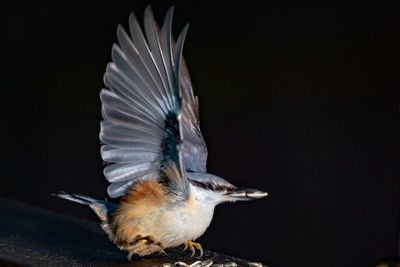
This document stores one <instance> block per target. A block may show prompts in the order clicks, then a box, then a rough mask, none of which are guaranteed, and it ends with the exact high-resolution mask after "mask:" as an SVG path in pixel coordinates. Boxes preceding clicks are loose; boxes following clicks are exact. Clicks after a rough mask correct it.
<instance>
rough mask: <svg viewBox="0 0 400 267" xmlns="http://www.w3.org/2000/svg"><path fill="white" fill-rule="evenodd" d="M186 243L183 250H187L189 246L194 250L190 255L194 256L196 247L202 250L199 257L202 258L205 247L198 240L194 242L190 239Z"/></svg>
mask: <svg viewBox="0 0 400 267" xmlns="http://www.w3.org/2000/svg"><path fill="white" fill-rule="evenodd" d="M184 245H185V247H184V248H183V251H185V250H186V249H187V248H188V247H189V249H190V251H192V254H191V255H190V257H193V256H194V254H195V253H196V250H195V248H197V249H198V250H200V256H199V258H201V257H202V256H203V248H202V247H201V245H200V243H196V242H193V241H192V240H189V241H187V242H185V243H184Z"/></svg>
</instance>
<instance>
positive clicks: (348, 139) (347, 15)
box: [0, 1, 400, 266]
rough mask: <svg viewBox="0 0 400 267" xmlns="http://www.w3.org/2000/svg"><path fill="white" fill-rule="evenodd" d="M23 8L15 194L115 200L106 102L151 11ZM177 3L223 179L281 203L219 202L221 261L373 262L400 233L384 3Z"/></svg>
mask: <svg viewBox="0 0 400 267" xmlns="http://www.w3.org/2000/svg"><path fill="white" fill-rule="evenodd" d="M54 2H55V3H52V4H43V5H40V4H38V3H36V2H31V3H25V4H22V3H17V2H14V3H13V5H9V6H7V7H4V8H2V16H1V26H0V30H1V33H0V34H1V42H0V45H1V51H2V53H1V64H0V73H1V76H0V77H1V87H2V88H1V103H2V104H1V115H2V120H1V125H2V127H1V133H0V134H1V135H0V137H1V140H2V143H1V148H2V153H1V163H0V164H1V172H0V179H1V186H0V194H1V196H4V197H8V198H12V199H17V200H21V201H24V202H29V203H33V204H38V205H41V206H44V207H46V208H50V209H53V210H56V211H60V212H65V213H68V214H72V215H76V216H82V217H86V218H91V219H95V217H94V215H93V214H91V211H90V210H89V209H87V208H86V207H82V206H79V205H76V204H73V203H68V202H66V201H61V200H58V199H54V198H52V197H50V193H51V192H54V191H57V190H59V189H64V190H67V191H72V192H80V193H85V194H89V195H92V196H94V197H98V198H102V199H104V198H105V197H106V191H105V190H106V187H107V182H106V180H105V179H104V178H103V176H102V161H101V159H100V155H99V148H100V143H99V140H98V132H99V122H100V120H101V115H100V100H99V90H100V89H101V88H102V87H103V83H102V76H103V73H104V70H105V66H106V64H107V62H108V61H110V51H111V45H112V43H113V42H115V41H116V38H115V32H116V27H117V25H118V23H121V24H122V25H124V26H125V27H126V25H127V20H128V16H129V13H130V12H131V11H132V10H135V13H136V15H137V16H138V18H139V19H141V18H142V14H143V10H144V8H145V7H146V5H147V4H148V2H147V1H126V2H122V1H110V2H108V3H101V2H97V3H93V4H84V2H83V1H81V2H71V1H69V2H68V3H66V4H60V3H56V1H54ZM151 4H152V6H153V10H154V13H155V17H156V19H157V20H158V21H159V22H162V19H163V16H164V14H165V12H166V10H167V9H168V7H169V6H170V5H172V4H175V7H176V9H175V16H174V33H175V36H176V35H177V34H178V31H179V30H180V29H181V28H182V27H183V26H184V25H185V23H187V22H189V23H190V25H191V26H190V28H189V33H188V37H187V39H186V45H185V49H184V55H185V58H186V61H187V63H188V65H189V69H190V72H191V76H192V81H193V85H194V89H195V93H196V94H197V95H198V96H199V99H200V113H201V124H202V131H203V134H204V136H205V139H206V142H207V144H208V148H209V160H208V169H209V171H210V172H211V173H216V174H218V175H220V176H222V177H224V178H226V179H227V180H228V181H230V182H232V183H233V184H236V185H241V186H247V187H257V188H259V189H263V190H266V191H268V192H269V193H270V196H269V197H268V198H265V199H262V200H258V201H254V202H246V203H237V204H225V205H222V206H218V207H217V208H216V212H215V215H214V220H213V222H212V224H211V226H210V228H209V229H208V230H207V231H206V233H205V234H204V235H203V236H202V237H201V238H200V239H199V240H200V242H201V243H202V245H203V247H204V248H206V249H211V250H216V251H219V252H223V253H227V254H232V255H235V256H239V257H244V258H248V259H251V260H254V261H262V262H264V263H266V264H270V265H271V266H371V265H372V264H373V263H375V262H377V261H379V260H382V259H384V258H388V257H392V256H395V255H396V253H397V247H398V241H399V229H400V223H399V221H400V219H399V215H400V205H399V204H400V203H399V202H400V201H399V199H400V197H399V191H400V190H399V189H400V180H399V174H400V164H399V160H400V141H399V140H400V120H399V105H400V90H399V85H400V84H399V62H400V56H399V55H400V53H399V47H400V37H399V36H400V25H399V23H398V21H397V20H396V19H397V17H398V10H399V9H398V7H396V6H395V5H393V4H388V3H380V4H378V2H375V3H374V4H371V5H369V4H367V3H362V4H356V3H340V2H329V3H328V2H325V3H320V2H318V3H301V2H286V1H279V2H275V1H268V2H267V3H264V4H263V5H260V4H256V3H252V2H249V1H246V2H243V3H237V4H234V3H233V2H232V3H230V4H226V3H225V4H222V3H206V2H202V1H199V2H195V1H193V2H190V1H175V2H171V1H158V2H156V1H152V2H151Z"/></svg>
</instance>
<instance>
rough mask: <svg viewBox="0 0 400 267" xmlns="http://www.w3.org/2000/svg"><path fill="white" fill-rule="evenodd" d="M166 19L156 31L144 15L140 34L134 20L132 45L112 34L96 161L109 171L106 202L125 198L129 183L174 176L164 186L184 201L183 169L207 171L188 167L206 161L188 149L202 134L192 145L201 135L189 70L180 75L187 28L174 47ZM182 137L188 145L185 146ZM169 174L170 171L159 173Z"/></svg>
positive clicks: (147, 14)
mask: <svg viewBox="0 0 400 267" xmlns="http://www.w3.org/2000/svg"><path fill="white" fill-rule="evenodd" d="M172 14H173V8H171V9H170V10H169V11H168V12H167V15H166V17H165V20H164V26H163V28H162V29H161V31H160V30H159V29H158V26H157V24H156V23H155V20H154V17H153V14H152V12H151V9H150V7H148V8H146V10H145V14H144V31H145V34H143V32H142V30H141V28H140V26H139V23H138V22H137V19H136V18H135V16H134V14H133V13H132V14H131V16H130V18H129V27H130V37H129V36H128V34H127V33H126V32H125V31H124V29H123V28H122V27H121V26H119V27H118V30H117V37H118V42H119V45H114V46H113V48H112V60H113V61H112V62H110V63H109V64H108V66H107V69H106V73H105V75H104V83H105V85H106V87H107V88H108V89H103V90H102V91H101V93H100V98H101V101H102V114H103V118H104V120H103V121H102V122H101V131H100V140H101V142H102V143H103V145H102V147H101V156H102V158H103V160H104V161H105V162H107V163H110V164H109V165H108V166H107V167H105V168H104V175H105V177H106V179H107V180H108V181H109V182H111V184H110V186H109V187H108V194H109V195H110V196H111V197H119V196H122V195H124V194H125V193H126V192H127V191H128V190H129V188H130V187H131V185H132V184H134V183H135V182H138V181H140V180H144V179H148V178H161V177H162V175H163V174H164V175H165V174H167V175H168V174H171V173H174V174H175V175H170V177H168V178H169V179H170V181H169V182H170V185H171V186H172V187H173V188H174V189H175V190H176V191H179V192H180V193H182V194H185V192H186V189H187V181H186V178H185V177H186V176H185V170H186V168H185V166H184V165H185V164H186V163H188V166H189V167H188V168H187V169H188V170H189V171H191V170H196V169H197V170H198V169H199V168H198V167H196V166H203V167H202V168H205V164H204V165H202V164H199V163H193V162H197V161H201V160H203V161H204V163H205V159H203V158H204V155H203V154H202V156H199V154H198V151H197V150H195V149H189V148H191V146H192V145H195V144H197V143H201V144H202V145H203V146H204V147H205V144H204V140H203V138H202V137H201V133H200V137H201V140H202V141H197V139H196V136H199V135H198V133H199V132H200V130H199V128H198V127H199V126H198V112H197V110H198V105H197V101H196V99H195V98H194V97H193V92H192V91H191V90H192V89H191V83H190V77H189V74H188V71H187V68H186V67H185V66H182V67H180V66H181V65H184V62H183V63H182V58H181V57H182V56H181V55H182V48H183V42H184V39H185V36H186V32H187V27H188V26H186V27H185V28H184V29H183V30H182V32H181V34H180V36H179V38H178V40H177V42H176V44H175V43H174V42H173V40H172V36H171V24H172ZM188 90H190V92H189V91H188ZM196 131H197V132H196ZM186 135H187V138H188V139H187V141H186V140H185V141H183V140H184V139H183V136H185V137H186ZM187 148H188V149H187ZM186 150H187V151H186ZM196 157H197V158H199V159H200V160H196ZM205 157H206V156H205ZM171 169H173V170H176V171H174V172H171V171H165V170H171ZM163 170H164V172H163Z"/></svg>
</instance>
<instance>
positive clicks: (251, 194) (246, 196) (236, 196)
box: [226, 188, 268, 201]
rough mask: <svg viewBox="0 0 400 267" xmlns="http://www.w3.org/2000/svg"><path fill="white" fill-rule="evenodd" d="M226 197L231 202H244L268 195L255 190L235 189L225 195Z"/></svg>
mask: <svg viewBox="0 0 400 267" xmlns="http://www.w3.org/2000/svg"><path fill="white" fill-rule="evenodd" d="M226 196H227V197H229V199H231V200H241V201H246V200H253V199H258V198H263V197H266V196H268V193H267V192H263V191H259V190H257V189H249V188H237V189H236V190H235V191H233V192H228V193H226Z"/></svg>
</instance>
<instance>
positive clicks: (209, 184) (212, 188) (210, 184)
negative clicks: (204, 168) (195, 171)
mask: <svg viewBox="0 0 400 267" xmlns="http://www.w3.org/2000/svg"><path fill="white" fill-rule="evenodd" d="M206 188H207V189H209V190H215V185H214V184H212V183H206Z"/></svg>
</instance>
